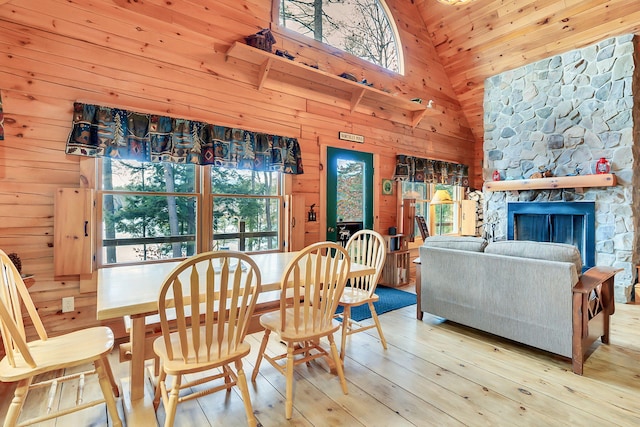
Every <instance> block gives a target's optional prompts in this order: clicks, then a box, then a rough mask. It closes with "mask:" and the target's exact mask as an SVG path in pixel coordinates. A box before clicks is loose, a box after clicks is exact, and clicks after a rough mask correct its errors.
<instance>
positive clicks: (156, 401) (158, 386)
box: [153, 365, 167, 411]
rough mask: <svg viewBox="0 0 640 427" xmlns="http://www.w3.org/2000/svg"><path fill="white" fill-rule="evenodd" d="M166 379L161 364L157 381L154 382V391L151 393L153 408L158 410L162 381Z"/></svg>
mask: <svg viewBox="0 0 640 427" xmlns="http://www.w3.org/2000/svg"><path fill="white" fill-rule="evenodd" d="M166 380H167V373H166V372H165V370H164V368H163V367H162V365H161V366H160V373H159V374H158V383H157V384H156V392H155V394H154V395H153V409H154V410H156V411H157V410H158V408H159V407H160V398H161V397H162V383H164V382H165V381H166Z"/></svg>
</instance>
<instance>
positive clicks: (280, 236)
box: [203, 166, 287, 253]
mask: <svg viewBox="0 0 640 427" xmlns="http://www.w3.org/2000/svg"><path fill="white" fill-rule="evenodd" d="M206 168H207V169H206V172H205V175H204V176H206V178H207V179H205V181H206V182H207V184H208V191H207V193H206V194H208V196H209V197H208V198H209V206H210V209H207V211H206V213H207V214H209V213H211V215H208V217H209V221H208V222H209V224H208V225H209V227H208V228H207V230H210V238H209V239H208V240H207V241H208V242H210V245H209V249H208V250H213V246H214V239H215V237H216V233H214V230H213V208H214V205H215V203H214V200H215V198H216V197H227V198H231V197H237V198H241V199H273V200H278V221H277V222H278V230H277V242H278V244H277V247H276V248H274V249H270V250H266V251H259V253H270V252H280V251H282V250H283V248H284V241H285V232H284V230H285V228H284V226H285V223H284V217H285V212H284V210H285V209H287V207H286V206H285V182H286V179H285V177H286V176H287V175H286V174H284V173H282V172H275V173H277V180H278V182H277V184H276V187H277V194H276V195H260V194H224V193H213V190H212V185H211V169H212V168H213V166H207V167H206ZM203 192H204V190H203ZM252 233H263V232H242V231H238V232H237V233H223V235H224V236H231V237H233V236H234V235H237V238H238V239H243V234H252ZM219 235H220V233H218V236H219ZM251 237H252V236H247V237H244V238H251ZM240 246H241V247H242V244H240ZM243 252H245V251H243ZM245 253H256V252H255V251H254V252H245Z"/></svg>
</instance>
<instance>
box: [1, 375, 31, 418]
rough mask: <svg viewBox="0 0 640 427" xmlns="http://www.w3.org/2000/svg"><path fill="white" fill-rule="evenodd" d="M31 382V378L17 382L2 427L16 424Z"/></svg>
mask: <svg viewBox="0 0 640 427" xmlns="http://www.w3.org/2000/svg"><path fill="white" fill-rule="evenodd" d="M32 381H33V377H31V378H27V379H24V380H21V381H18V385H17V386H16V391H15V393H14V394H13V399H12V400H11V404H10V405H9V409H8V410H7V416H6V417H5V419H4V424H3V425H4V427H14V426H15V425H16V424H17V422H18V417H19V416H20V412H22V407H23V406H24V401H25V399H26V398H27V393H29V386H30V385H31V382H32Z"/></svg>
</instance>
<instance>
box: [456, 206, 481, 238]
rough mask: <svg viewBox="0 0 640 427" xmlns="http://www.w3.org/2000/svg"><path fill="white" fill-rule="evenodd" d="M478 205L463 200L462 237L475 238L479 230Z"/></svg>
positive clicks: (461, 213)
mask: <svg viewBox="0 0 640 427" xmlns="http://www.w3.org/2000/svg"><path fill="white" fill-rule="evenodd" d="M477 205H478V202H476V201H475V200H462V201H461V202H460V235H462V236H475V235H477V234H478V228H477Z"/></svg>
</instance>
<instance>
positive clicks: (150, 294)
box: [97, 252, 375, 410]
mask: <svg viewBox="0 0 640 427" xmlns="http://www.w3.org/2000/svg"><path fill="white" fill-rule="evenodd" d="M296 255H297V252H277V253H262V254H252V255H250V256H251V258H252V259H253V260H254V261H255V262H256V264H257V265H258V269H259V270H260V274H261V276H262V291H261V294H260V296H259V297H258V301H257V304H256V312H257V313H260V312H261V311H262V312H264V311H268V310H277V309H278V307H279V297H280V293H279V290H280V281H281V278H282V275H283V274H284V270H285V268H286V266H287V265H288V263H289V262H290V261H291V260H292V259H293V258H295V256H296ZM179 263H180V262H179V261H172V262H158V263H145V264H137V265H127V266H116V267H108V268H101V269H99V270H98V275H97V276H98V283H97V285H98V292H97V318H98V320H108V319H118V318H123V317H125V316H129V317H130V318H131V326H130V328H129V338H130V346H131V350H130V351H131V355H130V357H131V365H130V372H129V387H130V390H129V392H130V393H129V399H130V400H131V402H128V404H133V406H140V405H142V406H148V404H149V402H150V400H149V402H146V403H141V402H142V401H143V400H145V392H144V380H145V340H146V329H147V328H146V323H147V322H146V320H145V319H146V318H147V317H148V316H152V315H155V314H157V312H158V295H159V293H160V287H161V286H162V282H163V281H164V279H165V278H166V277H167V276H168V275H169V273H170V272H171V271H172V270H173V269H174V268H175V267H176V266H177V265H178V264H179ZM373 273H375V268H374V267H369V266H366V265H362V264H356V263H351V268H350V271H349V274H348V277H349V278H355V277H359V276H366V275H369V274H373ZM125 394H126V393H125ZM148 399H149V397H148V396H147V400H148ZM135 401H141V402H139V404H138V405H136V402H135ZM126 405H127V403H125V410H126V409H127V407H126ZM129 409H130V408H129Z"/></svg>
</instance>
